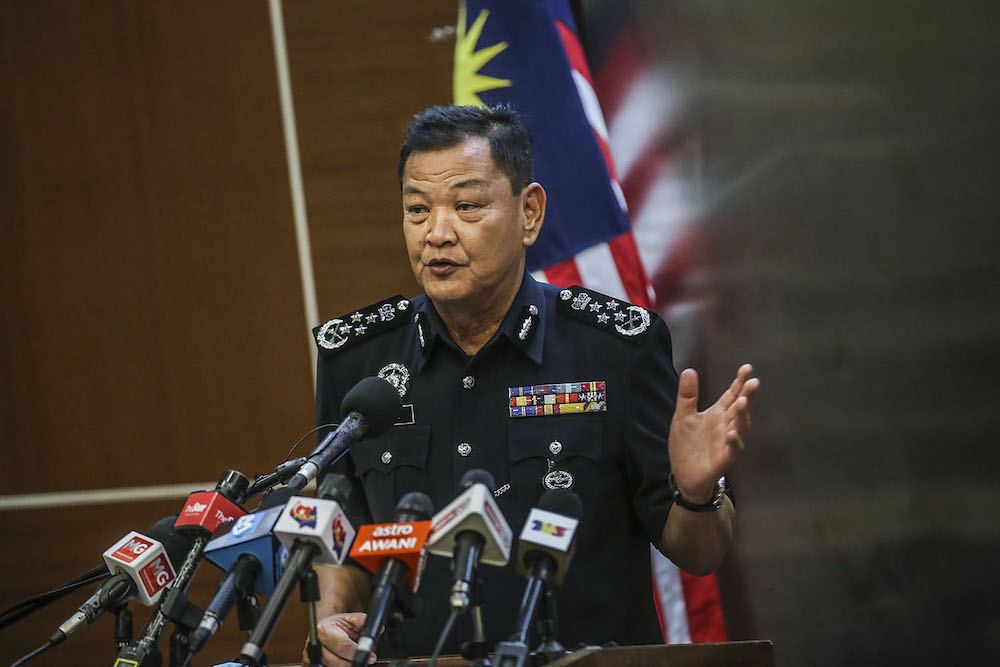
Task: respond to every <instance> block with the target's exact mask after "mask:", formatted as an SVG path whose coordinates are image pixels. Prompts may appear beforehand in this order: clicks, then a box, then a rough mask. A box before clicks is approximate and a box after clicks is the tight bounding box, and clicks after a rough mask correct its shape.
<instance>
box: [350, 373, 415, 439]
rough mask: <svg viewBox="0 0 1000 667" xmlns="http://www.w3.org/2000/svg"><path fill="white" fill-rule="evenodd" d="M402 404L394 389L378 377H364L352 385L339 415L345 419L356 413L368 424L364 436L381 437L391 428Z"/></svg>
mask: <svg viewBox="0 0 1000 667" xmlns="http://www.w3.org/2000/svg"><path fill="white" fill-rule="evenodd" d="M402 409H403V403H402V400H401V398H400V396H399V392H398V391H396V388H395V387H393V386H392V385H391V384H389V382H388V381H386V380H383V379H382V378H380V377H375V376H371V377H366V378H365V379H363V380H362V381H361V382H359V383H357V384H356V385H354V387H352V388H351V390H350V391H349V392H347V396H345V397H344V401H343V402H342V403H341V404H340V414H341V417H342V418H346V417H347V416H348V415H349V414H350V413H352V412H357V413H359V414H360V415H361V416H362V417H364V418H365V421H366V422H367V424H368V429H367V431H366V432H365V435H366V436H368V437H373V436H377V435H381V434H382V433H384V432H385V431H386V430H388V429H389V427H390V426H392V425H393V424H394V423H395V422H396V419H397V418H398V417H399V413H400V412H401V411H402Z"/></svg>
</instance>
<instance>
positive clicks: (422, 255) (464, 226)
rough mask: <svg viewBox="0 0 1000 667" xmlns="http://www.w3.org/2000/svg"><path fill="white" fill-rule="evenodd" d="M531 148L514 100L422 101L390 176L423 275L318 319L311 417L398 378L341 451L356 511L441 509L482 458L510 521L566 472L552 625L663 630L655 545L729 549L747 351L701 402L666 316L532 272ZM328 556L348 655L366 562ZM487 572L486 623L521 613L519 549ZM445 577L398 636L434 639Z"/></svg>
mask: <svg viewBox="0 0 1000 667" xmlns="http://www.w3.org/2000/svg"><path fill="white" fill-rule="evenodd" d="M532 149H533V142H532V139H531V136H530V134H529V133H528V131H527V130H526V128H525V126H524V125H523V122H522V121H521V120H520V118H519V117H518V116H517V114H516V113H514V112H512V111H510V110H506V109H494V110H491V109H487V108H483V107H443V108H441V107H439V108H434V109H430V110H428V111H425V112H423V113H421V114H419V115H417V116H416V117H415V118H414V121H413V123H412V124H411V126H410V128H409V131H408V133H407V137H406V139H405V141H404V144H403V149H402V152H401V155H400V162H399V180H400V187H401V189H402V199H403V235H404V237H405V240H406V245H407V249H408V252H409V259H410V264H411V267H412V269H413V273H414V276H415V277H416V279H417V282H418V283H419V284H420V285H421V287H422V288H423V289H424V292H425V294H424V295H421V296H418V297H416V298H414V299H412V300H408V299H406V298H403V297H399V296H397V297H393V298H390V299H386V300H384V301H382V302H379V303H376V304H374V305H372V306H369V307H366V308H360V309H358V310H357V311H355V312H353V313H348V314H346V315H344V316H341V317H339V318H336V319H333V320H330V321H329V322H326V323H325V324H324V325H322V326H321V327H317V329H316V330H315V331H314V333H315V336H316V341H317V345H318V346H319V351H320V361H319V368H318V377H317V383H318V387H317V392H318V399H317V400H318V418H319V420H320V423H321V424H329V423H331V422H336V421H339V414H338V413H339V406H340V402H341V399H342V398H343V396H344V394H345V393H346V392H347V391H348V390H349V389H350V388H351V387H352V386H353V385H354V384H355V383H356V382H358V381H359V380H361V379H362V378H364V377H366V376H370V375H379V376H381V377H383V378H385V379H387V380H389V381H390V382H392V384H393V385H395V386H396V388H397V390H398V391H399V393H400V395H401V396H402V400H403V403H404V405H405V406H406V407H405V409H404V414H403V415H402V416H401V418H400V420H399V423H398V424H397V425H396V426H394V427H393V428H391V429H390V430H389V432H388V433H386V434H385V435H382V436H380V437H378V438H373V439H368V440H363V441H361V442H359V443H358V444H356V445H355V446H354V447H352V449H351V453H350V457H344V458H343V459H342V461H341V463H340V464H339V465H340V466H341V467H342V469H343V470H344V471H345V472H347V473H348V474H349V475H350V476H351V477H352V479H355V480H356V492H357V493H358V494H359V495H362V496H363V497H364V498H365V499H366V501H367V503H366V504H367V511H368V513H369V514H370V516H364V517H359V519H363V520H365V521H369V520H374V521H376V522H386V521H391V520H392V514H393V510H394V507H395V505H396V502H397V500H398V499H399V498H400V497H402V496H403V495H404V494H405V493H407V492H409V491H422V492H424V493H426V494H428V495H429V496H430V497H431V499H432V500H433V502H434V506H435V508H436V509H440V508H442V507H443V506H444V505H445V504H446V503H448V502H449V501H450V500H452V499H453V498H454V496H455V495H456V493H457V484H458V481H459V480H460V479H461V477H462V475H463V474H464V473H465V472H466V471H467V470H469V469H471V468H482V469H485V470H487V471H488V472H489V473H491V474H492V475H493V477H494V478H495V480H496V482H497V485H498V488H497V489H496V491H495V496H496V500H497V503H498V505H499V507H500V509H501V510H502V511H503V513H504V515H505V516H506V518H507V520H508V521H509V523H510V525H511V527H512V529H513V530H514V531H515V533H517V532H519V531H520V529H521V526H522V525H523V523H524V520H525V518H526V516H527V514H528V512H529V510H530V509H531V508H532V507H533V506H535V505H536V504H537V503H538V500H539V498H540V496H541V495H542V493H543V492H544V491H545V490H546V489H551V488H571V489H573V491H575V492H576V493H577V494H578V495H579V496H580V498H581V499H582V501H583V506H584V513H583V517H582V521H581V526H580V532H579V535H578V538H577V552H576V553H577V555H576V558H575V560H574V562H573V564H572V566H571V567H570V568H569V571H568V575H567V578H566V580H565V583H564V584H563V586H562V587H561V588H560V589H559V590H558V592H557V596H558V598H557V599H558V609H559V615H560V632H559V637H558V638H559V639H560V640H561V641H562V643H564V644H565V645H567V646H575V645H577V644H578V643H580V642H585V643H588V644H603V643H606V642H609V641H614V642H617V643H618V644H644V643H657V642H662V635H661V633H660V629H659V626H658V623H657V618H656V613H655V610H654V607H653V601H652V593H651V580H650V564H649V544H650V543H652V544H654V545H655V546H656V547H657V548H659V549H660V550H661V551H662V552H663V553H664V554H666V555H667V556H668V557H670V558H671V560H673V561H674V562H675V563H676V564H677V565H678V566H679V567H681V568H682V569H684V570H686V571H688V572H691V573H694V574H705V573H708V572H710V571H712V570H713V569H714V568H715V567H716V566H717V565H718V563H719V562H720V561H721V559H722V557H723V555H724V554H725V551H726V549H727V547H728V545H729V542H730V539H731V535H732V530H733V522H734V518H735V510H734V507H733V504H732V501H731V498H730V497H729V496H728V495H726V494H724V493H723V492H722V489H723V482H722V480H721V478H722V477H723V476H724V474H725V473H726V471H727V470H728V469H729V467H730V466H731V464H732V463H733V461H734V460H735V458H736V457H737V455H738V454H739V453H740V452H741V451H742V450H743V436H744V434H745V432H746V430H747V428H748V427H749V422H750V417H749V415H750V404H751V401H752V399H753V396H754V393H755V392H756V390H757V388H758V386H759V383H758V381H757V380H756V379H751V377H750V376H751V368H750V367H749V365H745V366H743V367H742V368H740V370H739V372H738V374H737V377H736V379H735V380H734V381H733V383H732V385H731V386H730V387H729V389H728V390H727V391H726V393H725V394H723V396H722V397H721V398H720V399H719V400H718V401H717V402H716V403H715V404H714V405H713V406H712V407H711V408H709V409H708V410H706V411H705V412H700V413H699V412H698V411H697V408H696V403H697V394H698V381H697V375H696V374H695V372H694V371H693V370H690V369H689V370H686V371H684V373H682V374H681V376H680V378H679V385H678V377H677V375H676V373H675V371H674V369H673V365H672V360H671V351H670V335H669V332H668V331H667V327H666V325H665V324H664V323H663V322H662V320H661V319H660V318H659V317H658V316H657V315H656V314H655V313H653V312H650V311H647V310H645V309H643V308H640V307H638V306H634V305H631V304H628V303H625V302H623V301H621V300H618V299H614V298H612V297H609V296H606V295H603V294H599V293H597V292H594V291H593V290H588V289H582V288H580V287H572V288H569V289H562V288H559V287H555V286H551V285H547V284H543V283H538V282H536V281H535V280H534V279H533V278H532V277H531V275H530V274H528V273H527V272H526V271H525V249H526V248H527V247H529V246H531V245H532V244H533V243H534V242H535V239H536V238H537V237H538V234H539V232H540V230H541V228H542V223H543V221H544V218H545V204H546V195H545V190H544V189H543V188H542V186H541V185H540V184H538V183H535V182H533V181H532V168H533V155H532ZM675 399H676V414H675V410H674V407H675ZM672 417H673V419H671V418H672ZM668 433H669V445H668ZM348 458H350V460H348ZM671 471H672V475H671ZM727 493H728V489H727ZM515 548H516V547H515ZM319 569H320V570H322V571H321V572H320V578H321V581H322V588H323V591H322V592H323V601H322V604H321V609H322V611H323V612H324V615H325V616H326V618H325V619H324V620H323V621H322V622H321V638H322V640H323V643H324V646H325V652H324V664H327V665H337V664H347V663H348V662H349V661H350V658H351V657H352V656H353V652H354V646H355V643H354V642H355V640H356V639H357V637H358V635H357V633H358V630H359V629H360V627H361V625H362V623H363V620H364V613H363V608H364V605H365V604H366V603H367V601H368V597H369V594H370V575H369V574H367V573H366V572H365V571H363V570H362V569H360V568H359V567H356V566H353V565H347V566H344V567H341V568H319ZM481 571H482V574H483V577H484V580H485V584H484V592H485V609H486V630H487V634H488V635H489V638H490V641H491V642H495V641H498V640H501V639H505V638H506V636H507V635H508V634H509V633H510V632H511V631H512V630H513V627H514V623H515V621H516V618H517V612H518V605H519V602H520V596H521V592H522V590H523V581H521V580H519V579H518V578H517V577H516V575H515V574H514V570H513V565H511V566H508V567H506V568H492V567H483V568H481ZM448 593H449V562H448V561H447V559H443V558H438V557H432V558H430V559H429V562H428V566H427V570H426V572H425V574H424V577H423V580H422V582H421V588H420V596H421V597H422V598H423V601H424V609H423V612H422V613H421V614H420V615H419V616H418V617H417V618H415V619H412V620H411V621H408V622H407V625H406V633H405V636H406V640H405V644H404V645H403V646H402V647H401V648H400V649H398V651H397V653H399V654H401V655H411V656H415V655H427V654H429V653H431V651H432V649H433V647H434V643H435V640H436V639H437V637H438V634H439V633H440V631H441V627H442V625H443V623H444V619H445V617H446V616H447V611H448V607H447V600H448ZM451 638H452V641H451V643H450V645H446V650H445V652H446V653H447V652H454V651H455V649H456V646H457V643H458V642H459V641H460V640H464V639H468V638H469V633H468V628H465V627H463V626H462V625H458V626H457V627H456V628H455V629H454V630H453V631H452V633H451ZM386 652H387V651H386V648H385V647H384V646H383V653H386ZM388 652H392V651H391V650H390V651H388Z"/></svg>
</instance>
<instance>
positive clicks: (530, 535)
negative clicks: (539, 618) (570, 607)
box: [493, 489, 583, 667]
mask: <svg viewBox="0 0 1000 667" xmlns="http://www.w3.org/2000/svg"><path fill="white" fill-rule="evenodd" d="M582 515H583V503H581V502H580V497H579V496H578V495H576V494H575V493H573V492H572V491H570V490H569V489H553V490H549V491H546V492H545V493H544V494H542V499H541V500H540V501H539V503H538V507H535V508H534V509H532V510H531V513H529V514H528V520H527V521H525V522H524V529H523V530H522V531H521V537H520V539H519V543H518V545H517V562H516V565H515V569H516V571H517V573H518V574H524V575H527V576H528V585H527V587H526V588H525V590H524V597H522V598H521V612H520V618H519V619H518V622H517V629H516V630H515V631H514V633H513V634H512V635H511V636H510V639H509V640H507V641H505V642H500V643H499V644H497V647H496V650H495V651H494V652H493V664H494V665H495V666H496V667H522V666H523V665H525V664H527V663H528V661H529V650H528V644H527V642H528V633H529V632H530V630H531V625H532V623H534V621H535V616H536V615H537V613H538V609H539V603H540V602H546V603H547V604H548V605H550V606H551V605H552V604H554V601H552V600H551V599H550V596H549V594H550V593H551V587H553V586H558V585H559V584H561V583H562V582H563V581H564V580H565V579H566V570H567V569H568V568H569V564H570V561H571V560H572V559H573V553H574V551H575V547H576V545H575V542H574V539H575V538H576V533H577V527H578V526H579V525H580V517H581V516H582ZM551 611H552V610H551V609H550V613H551ZM552 624H554V619H553V623H552ZM545 634H551V633H548V632H547V633H545ZM548 639H550V638H549V637H543V645H544V644H547V643H548ZM553 645H557V644H554V643H553Z"/></svg>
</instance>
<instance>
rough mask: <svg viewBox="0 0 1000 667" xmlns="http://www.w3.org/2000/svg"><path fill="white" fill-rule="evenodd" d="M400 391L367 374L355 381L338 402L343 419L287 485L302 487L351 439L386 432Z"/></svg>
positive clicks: (395, 415)
mask: <svg viewBox="0 0 1000 667" xmlns="http://www.w3.org/2000/svg"><path fill="white" fill-rule="evenodd" d="M402 409H403V405H402V402H401V400H400V396H399V392H398V391H397V390H396V388H395V387H393V386H392V385H391V384H389V382H388V381H386V380H383V379H382V378H380V377H375V376H372V377H366V378H365V379H363V380H361V382H359V383H357V384H356V385H354V387H352V388H351V390H350V391H349V392H347V395H346V396H345V397H344V400H343V402H342V403H341V404H340V414H341V415H342V417H343V421H342V422H340V426H338V427H337V429H336V430H335V431H334V432H333V433H330V434H329V435H327V436H326V437H325V438H324V439H323V441H322V442H321V443H320V444H319V446H318V447H316V450H315V451H314V452H313V453H312V454H311V455H310V456H309V459H308V460H307V461H306V462H305V463H304V464H303V465H302V467H301V468H299V471H298V472H297V473H296V474H295V476H294V477H292V478H291V479H290V480H288V486H289V488H292V489H295V490H296V491H301V490H302V489H304V488H305V486H306V484H308V483H309V482H310V481H311V480H312V479H313V478H315V477H316V475H317V474H318V473H319V471H320V470H322V469H323V468H325V467H326V466H327V465H329V464H330V462H331V461H333V460H335V459H336V458H338V457H339V456H340V455H341V454H343V453H344V452H345V451H347V448H348V447H350V446H351V445H352V444H353V443H354V442H356V441H357V440H360V439H361V438H362V437H364V436H365V435H369V436H376V435H380V434H381V433H383V432H385V431H386V430H387V429H388V428H389V427H390V426H392V425H393V423H394V422H395V421H396V419H397V418H398V417H399V413H400V412H401V411H402Z"/></svg>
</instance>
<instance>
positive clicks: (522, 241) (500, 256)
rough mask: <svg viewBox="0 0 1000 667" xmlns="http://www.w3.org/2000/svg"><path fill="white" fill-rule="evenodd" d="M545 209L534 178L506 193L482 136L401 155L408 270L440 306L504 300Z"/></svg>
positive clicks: (521, 268)
mask: <svg viewBox="0 0 1000 667" xmlns="http://www.w3.org/2000/svg"><path fill="white" fill-rule="evenodd" d="M544 211H545V192H544V190H542V187H541V186H540V185H538V184H537V183H533V184H531V185H529V186H527V187H525V188H524V189H523V190H521V191H520V193H518V194H516V195H515V194H511V186H510V181H509V180H508V179H507V177H506V176H505V175H504V174H503V172H501V171H500V169H499V168H498V167H497V166H496V164H495V163H494V161H493V153H492V151H491V149H490V144H489V142H488V141H487V140H486V139H484V138H481V137H475V138H470V139H467V140H465V141H464V142H463V143H461V144H459V145H457V146H453V147H452V148H446V149H443V150H438V151H429V152H424V153H414V154H412V155H410V157H409V159H408V160H407V161H406V167H405V169H404V171H403V235H404V236H405V238H406V247H407V250H408V252H409V256H410V267H411V268H412V269H413V275H414V276H415V277H416V279H417V282H418V283H420V286H421V287H422V288H423V289H424V291H425V292H426V293H427V296H429V297H430V298H431V300H432V301H433V302H434V303H435V304H437V305H442V306H446V307H447V306H465V307H467V308H469V309H470V310H476V309H477V308H478V309H481V308H483V307H485V306H487V305H489V304H491V303H492V301H493V300H495V299H497V298H504V297H505V296H506V295H507V294H508V293H509V292H510V291H511V290H512V289H513V286H514V285H516V284H517V281H518V280H519V279H520V277H521V274H522V272H523V271H524V249H525V247H527V246H530V245H531V244H533V243H534V242H535V239H536V238H537V236H538V231H539V230H540V229H541V224H542V218H543V216H544Z"/></svg>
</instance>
